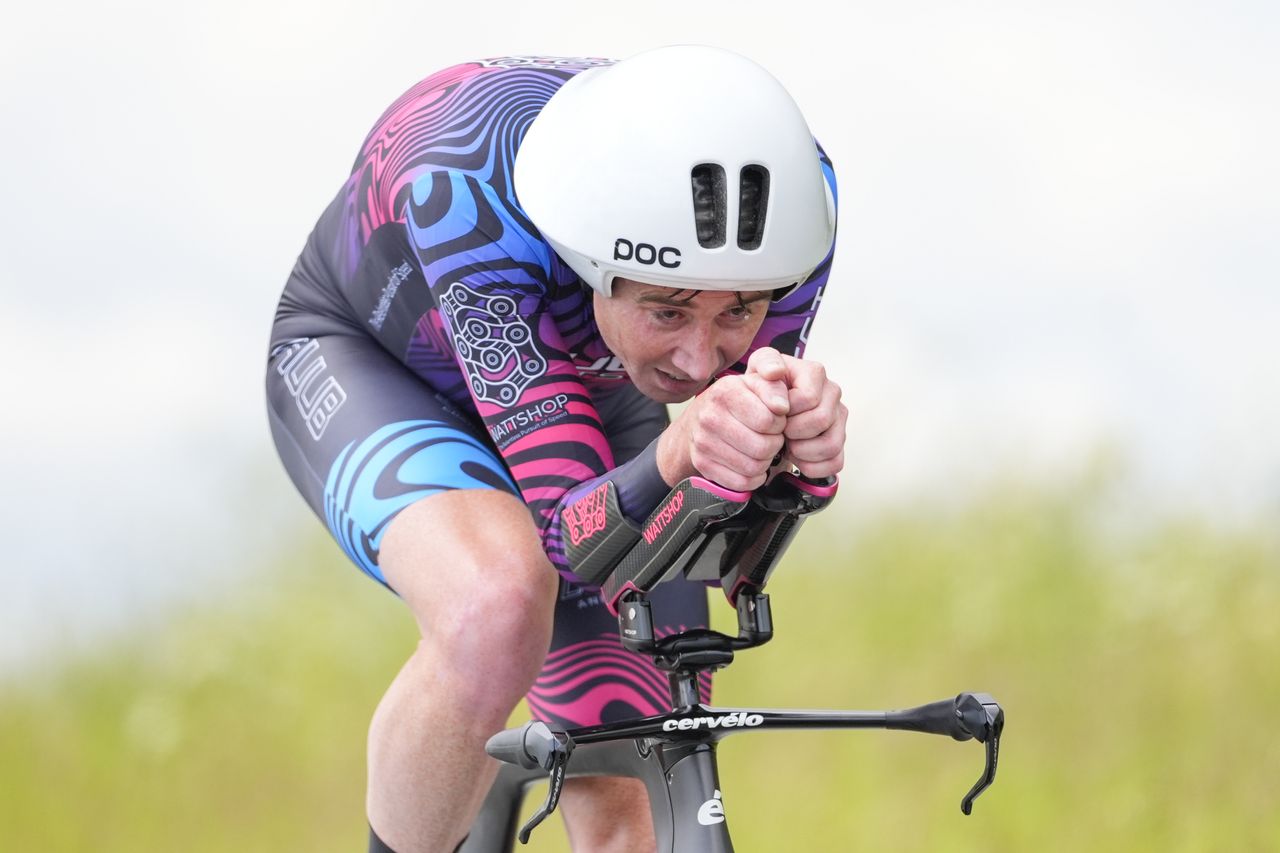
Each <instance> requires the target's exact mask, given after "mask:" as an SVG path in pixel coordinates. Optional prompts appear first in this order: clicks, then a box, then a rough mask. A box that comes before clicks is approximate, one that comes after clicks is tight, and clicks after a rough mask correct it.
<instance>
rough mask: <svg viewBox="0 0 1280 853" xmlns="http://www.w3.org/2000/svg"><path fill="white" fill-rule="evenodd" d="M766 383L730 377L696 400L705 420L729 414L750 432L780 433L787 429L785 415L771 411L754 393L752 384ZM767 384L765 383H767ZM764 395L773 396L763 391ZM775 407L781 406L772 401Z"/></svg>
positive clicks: (759, 396) (758, 394)
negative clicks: (701, 406)
mask: <svg viewBox="0 0 1280 853" xmlns="http://www.w3.org/2000/svg"><path fill="white" fill-rule="evenodd" d="M760 382H765V380H762V379H760V378H759V377H755V378H748V377H746V376H733V377H727V378H725V379H722V380H720V381H719V382H717V383H716V384H715V385H713V386H711V389H710V391H709V392H708V393H707V394H705V395H704V398H705V400H704V399H703V398H699V399H700V401H702V405H703V407H704V413H705V415H707V416H708V417H714V416H720V415H728V416H729V417H731V418H732V419H733V420H735V421H737V422H738V423H740V424H742V425H743V426H745V427H746V428H747V429H749V430H751V431H752V432H758V433H765V434H770V435H772V434H781V432H782V430H783V429H785V428H786V425H787V419H786V417H785V415H784V414H781V413H779V412H775V411H774V410H773V409H770V408H769V406H768V405H767V404H766V403H765V401H764V400H763V399H762V398H761V394H760V393H757V391H756V389H755V387H754V386H753V384H752V383H760ZM766 385H767V382H766ZM762 393H764V394H765V396H769V397H771V396H774V395H773V394H770V393H769V392H762ZM774 405H775V406H779V407H781V406H782V405H783V404H780V403H778V402H777V401H775V403H774Z"/></svg>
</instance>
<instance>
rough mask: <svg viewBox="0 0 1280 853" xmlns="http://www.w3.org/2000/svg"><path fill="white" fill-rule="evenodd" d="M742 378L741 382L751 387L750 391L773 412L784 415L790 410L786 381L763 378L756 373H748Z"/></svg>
mask: <svg viewBox="0 0 1280 853" xmlns="http://www.w3.org/2000/svg"><path fill="white" fill-rule="evenodd" d="M742 379H743V384H745V385H746V386H747V387H748V388H749V389H751V391H752V393H754V394H755V395H756V396H757V397H759V398H760V401H761V402H763V403H764V404H765V406H767V407H768V408H769V411H771V412H773V414H775V415H783V416H786V415H787V414H789V413H790V412H791V402H790V400H789V399H788V395H789V391H788V389H787V383H786V382H784V381H783V380H781V379H773V380H770V379H765V378H764V377H763V376H761V375H760V374H758V373H748V374H746V375H745V376H743V377H742Z"/></svg>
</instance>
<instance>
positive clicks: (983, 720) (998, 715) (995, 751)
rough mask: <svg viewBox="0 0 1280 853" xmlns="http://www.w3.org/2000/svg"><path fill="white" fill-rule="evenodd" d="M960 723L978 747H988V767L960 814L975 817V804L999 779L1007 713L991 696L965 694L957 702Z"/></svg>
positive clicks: (964, 802)
mask: <svg viewBox="0 0 1280 853" xmlns="http://www.w3.org/2000/svg"><path fill="white" fill-rule="evenodd" d="M956 719H957V720H958V721H959V723H960V726H961V728H963V729H964V731H965V732H966V733H968V734H969V735H970V736H972V737H973V739H974V740H976V741H978V743H981V744H985V745H986V767H985V768H984V769H983V771H982V776H981V777H979V778H978V781H977V782H975V783H974V785H973V787H972V788H970V789H969V793H967V794H965V795H964V799H963V800H961V801H960V811H962V812H964V813H965V814H966V815H967V814H972V813H973V801H974V800H975V799H977V798H978V795H979V794H981V793H982V792H983V791H985V790H987V788H990V787H991V783H992V782H994V781H995V779H996V763H997V761H999V759H1000V734H1001V733H1002V732H1003V731H1004V709H1003V708H1001V707H1000V703H998V702H996V700H995V699H993V698H992V697H991V694H990V693H965V694H962V695H961V696H958V697H957V698H956Z"/></svg>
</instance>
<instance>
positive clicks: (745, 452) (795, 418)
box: [659, 347, 849, 491]
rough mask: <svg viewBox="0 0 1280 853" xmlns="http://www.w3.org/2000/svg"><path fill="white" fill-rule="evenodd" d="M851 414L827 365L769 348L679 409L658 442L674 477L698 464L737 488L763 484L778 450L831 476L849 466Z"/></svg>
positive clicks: (809, 470)
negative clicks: (847, 450)
mask: <svg viewBox="0 0 1280 853" xmlns="http://www.w3.org/2000/svg"><path fill="white" fill-rule="evenodd" d="M848 417H849V411H848V409H846V408H845V406H844V404H843V403H841V402H840V386H838V385H837V384H836V383H835V382H832V381H831V380H830V379H828V378H827V371H826V369H825V368H824V367H823V366H822V365H821V364H819V363H817V362H814V361H805V360H803V359H799V358H795V357H793V356H789V355H783V354H782V353H780V352H778V351H777V350H775V349H773V348H771V347H764V348H761V349H758V350H756V351H755V352H754V353H752V354H751V358H750V359H749V360H748V361H747V370H746V372H745V373H744V374H742V375H740V376H738V375H734V376H725V377H723V378H721V379H719V380H718V381H716V382H715V383H713V384H712V385H711V386H710V387H708V388H707V389H706V390H705V391H703V392H702V393H701V394H699V395H698V396H697V397H695V398H694V399H693V401H692V402H691V403H690V404H689V406H688V407H687V408H686V409H685V410H684V411H683V412H681V413H680V416H679V417H678V418H677V419H676V421H675V423H673V424H672V425H671V427H670V428H668V430H667V434H666V435H664V437H663V440H662V444H660V445H659V465H660V468H663V469H664V470H663V472H662V473H663V475H664V477H666V478H667V479H668V480H669V481H671V480H678V479H683V476H691V473H690V472H689V470H688V469H689V468H691V469H692V473H696V474H699V475H701V476H703V477H706V478H707V479H709V480H712V481H714V482H716V483H719V484H720V485H722V486H724V487H725V488H729V489H734V490H737V491H751V490H753V489H757V488H759V487H760V486H761V485H763V484H764V483H765V481H766V480H767V479H768V477H769V474H770V470H771V468H772V467H773V465H774V461H775V459H779V454H781V457H780V462H781V464H783V465H786V466H791V465H794V466H795V467H796V468H797V469H799V471H800V473H801V474H804V475H805V476H807V477H814V478H818V477H827V476H830V475H832V474H836V473H838V472H839V471H840V470H841V469H842V468H843V467H844V441H845V424H846V422H847V420H848ZM663 444H666V447H665V448H664V447H663ZM664 450H666V451H667V452H666V453H664V452H663V451H664ZM664 460H665V461H666V464H665V465H664V464H663V462H664ZM672 465H678V466H679V467H680V468H681V469H682V470H679V471H677V470H675V469H674V468H672V467H671V466H672ZM682 475H683V476H682Z"/></svg>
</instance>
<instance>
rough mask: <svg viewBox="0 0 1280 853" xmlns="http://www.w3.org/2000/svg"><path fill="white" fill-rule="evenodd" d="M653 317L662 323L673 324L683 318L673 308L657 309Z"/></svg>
mask: <svg viewBox="0 0 1280 853" xmlns="http://www.w3.org/2000/svg"><path fill="white" fill-rule="evenodd" d="M653 316H654V317H655V318H656V319H658V320H659V321H660V322H663V323H674V322H676V321H677V320H679V319H680V318H681V316H683V315H682V314H681V313H680V312H679V311H677V310H675V309H674V308H658V309H656V310H655V311H654V312H653Z"/></svg>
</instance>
